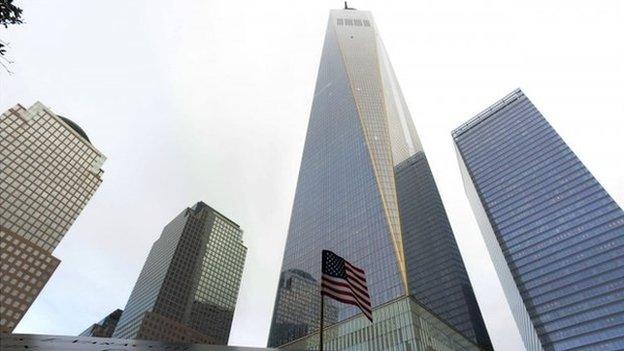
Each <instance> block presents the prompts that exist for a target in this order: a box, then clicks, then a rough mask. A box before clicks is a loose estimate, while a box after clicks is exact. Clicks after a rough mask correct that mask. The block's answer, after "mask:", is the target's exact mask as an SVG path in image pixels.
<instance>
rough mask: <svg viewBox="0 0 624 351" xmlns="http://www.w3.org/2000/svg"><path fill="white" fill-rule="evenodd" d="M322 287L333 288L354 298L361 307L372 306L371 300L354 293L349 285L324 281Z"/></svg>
mask: <svg viewBox="0 0 624 351" xmlns="http://www.w3.org/2000/svg"><path fill="white" fill-rule="evenodd" d="M321 286H322V287H323V288H331V289H333V290H335V291H337V292H340V293H342V294H346V295H350V296H353V297H354V298H355V299H356V300H357V301H358V302H359V303H360V304H361V305H363V306H370V298H368V297H365V296H361V295H359V294H358V293H354V291H353V289H352V288H351V287H350V286H349V285H348V284H345V283H336V282H333V281H331V282H330V281H327V280H324V281H323V282H322V283H321Z"/></svg>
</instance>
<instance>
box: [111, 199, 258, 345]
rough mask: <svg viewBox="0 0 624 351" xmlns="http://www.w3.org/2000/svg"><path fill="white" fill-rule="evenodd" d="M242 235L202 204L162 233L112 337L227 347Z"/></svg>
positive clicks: (242, 250)
mask: <svg viewBox="0 0 624 351" xmlns="http://www.w3.org/2000/svg"><path fill="white" fill-rule="evenodd" d="M242 235H243V231H242V230H241V229H240V227H239V226H238V224H236V223H234V222H232V221H231V220H229V219H228V218H226V217H225V216H223V215H222V214H220V213H219V212H217V211H215V210H214V209H212V208H211V207H210V206H208V205H206V204H205V203H203V202H201V201H200V202H198V203H196V204H195V205H194V206H193V207H192V208H187V209H185V210H184V211H182V212H181V213H180V214H179V215H178V216H177V217H176V218H174V219H173V221H171V222H170V223H169V224H167V226H165V228H164V229H163V232H162V234H161V235H160V238H158V240H156V242H155V243H154V245H153V246H152V249H151V251H150V253H149V255H148V257H147V261H145V265H144V266H143V270H142V271H141V274H140V275H139V278H138V280H137V282H136V284H135V286H134V289H133V290H132V293H131V294H130V298H129V299H128V303H127V304H126V308H125V309H124V312H123V314H122V315H121V319H120V320H119V323H117V328H116V329H115V332H114V334H113V336H114V337H116V338H125V339H146V340H157V341H168V342H184V343H194V342H196V343H205V344H226V343H227V341H228V338H229V335H230V326H231V324H232V317H233V315H234V308H235V307H236V299H237V297H238V289H239V286H240V281H241V275H242V273H243V265H244V263H245V255H246V253H247V248H246V247H245V246H243V240H242Z"/></svg>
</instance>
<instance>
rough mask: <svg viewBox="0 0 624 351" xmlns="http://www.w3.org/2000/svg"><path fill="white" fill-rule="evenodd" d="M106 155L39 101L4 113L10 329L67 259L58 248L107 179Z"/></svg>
mask: <svg viewBox="0 0 624 351" xmlns="http://www.w3.org/2000/svg"><path fill="white" fill-rule="evenodd" d="M104 160H106V157H104V155H103V154H102V153H101V152H100V151H98V150H97V149H96V148H95V147H94V146H93V145H92V144H91V141H90V140H89V138H88V137H87V134H86V133H85V132H84V131H83V130H82V129H81V128H80V127H79V126H78V125H77V124H76V123H74V122H72V121H71V120H69V119H68V118H65V117H62V116H59V115H57V114H55V113H53V112H52V111H51V110H50V109H48V108H47V107H45V106H44V105H43V104H41V103H40V102H37V103H35V104H34V105H33V106H31V107H30V108H29V109H25V108H24V107H22V106H21V105H16V106H15V107H13V108H11V109H9V110H8V111H6V112H4V113H3V114H2V116H1V117H0V256H1V260H0V262H1V263H0V273H1V276H2V278H1V280H0V291H2V293H1V294H0V316H1V318H0V330H1V331H3V332H11V331H12V330H13V329H14V328H15V326H17V324H18V323H19V321H20V320H21V318H22V317H23V316H24V314H25V313H26V311H27V310H28V308H29V307H30V305H31V304H32V302H33V301H34V300H35V298H36V297H37V295H39V292H40V291H41V289H43V287H44V285H45V284H46V283H47V281H48V279H49V278H50V276H52V273H54V270H55V269H56V267H57V266H58V264H59V263H60V261H59V259H57V258H56V257H54V256H52V252H53V251H54V249H55V248H56V246H57V245H58V243H59V242H60V241H61V239H63V236H65V233H67V231H68V230H69V228H70V227H71V225H72V224H73V223H74V221H75V220H76V218H77V217H78V215H79V214H80V212H81V211H82V209H83V208H84V207H85V205H86V204H87V202H88V201H89V199H91V196H93V193H95V190H96V189H97V188H98V186H99V185H100V183H101V182H102V174H103V173H104V171H103V170H102V169H101V166H102V164H103V163H104Z"/></svg>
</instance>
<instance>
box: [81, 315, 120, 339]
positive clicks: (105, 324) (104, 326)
mask: <svg viewBox="0 0 624 351" xmlns="http://www.w3.org/2000/svg"><path fill="white" fill-rule="evenodd" d="M122 312H123V311H122V310H120V309H116V310H114V311H113V312H111V313H110V314H109V315H108V316H106V317H104V319H102V320H101V321H99V322H97V323H95V324H92V325H91V326H90V327H89V328H87V329H85V330H84V331H83V332H82V333H80V335H79V336H93V337H98V338H110V337H111V336H113V332H114V331H115V327H116V326H117V323H118V322H119V318H120V317H121V313H122Z"/></svg>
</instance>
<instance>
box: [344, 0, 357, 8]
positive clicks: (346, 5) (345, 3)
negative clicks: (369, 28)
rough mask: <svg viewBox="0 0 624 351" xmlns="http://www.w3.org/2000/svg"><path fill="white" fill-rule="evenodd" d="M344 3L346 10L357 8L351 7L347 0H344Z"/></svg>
mask: <svg viewBox="0 0 624 351" xmlns="http://www.w3.org/2000/svg"><path fill="white" fill-rule="evenodd" d="M344 5H345V7H344V9H345V10H355V8H353V7H349V5H348V4H347V2H346V1H345V2H344Z"/></svg>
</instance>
